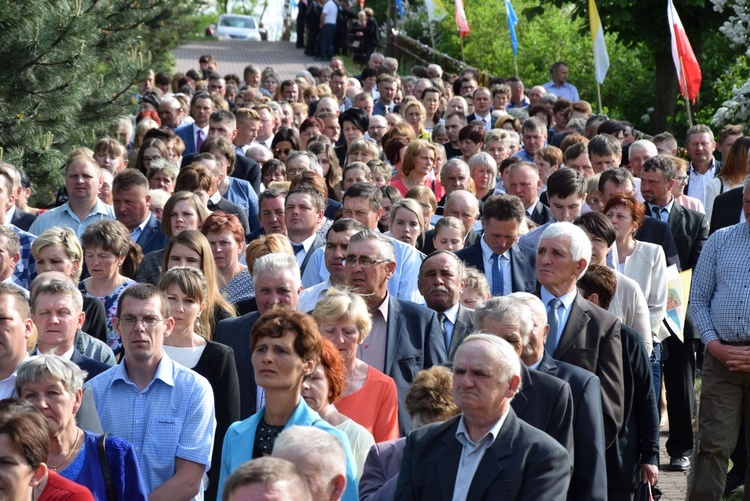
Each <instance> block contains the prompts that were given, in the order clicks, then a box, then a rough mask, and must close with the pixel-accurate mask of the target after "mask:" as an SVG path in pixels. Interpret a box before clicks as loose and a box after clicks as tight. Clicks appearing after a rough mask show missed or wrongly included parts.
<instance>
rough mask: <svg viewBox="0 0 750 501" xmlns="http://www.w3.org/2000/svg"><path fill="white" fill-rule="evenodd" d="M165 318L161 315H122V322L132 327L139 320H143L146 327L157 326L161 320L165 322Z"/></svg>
mask: <svg viewBox="0 0 750 501" xmlns="http://www.w3.org/2000/svg"><path fill="white" fill-rule="evenodd" d="M164 320H166V319H164V318H159V317H142V318H141V317H134V316H133V315H123V316H122V317H120V323H121V324H122V325H127V326H128V327H132V326H134V325H135V324H137V323H138V322H141V323H142V324H143V325H144V327H156V326H157V325H159V324H160V323H161V322H163V321H164Z"/></svg>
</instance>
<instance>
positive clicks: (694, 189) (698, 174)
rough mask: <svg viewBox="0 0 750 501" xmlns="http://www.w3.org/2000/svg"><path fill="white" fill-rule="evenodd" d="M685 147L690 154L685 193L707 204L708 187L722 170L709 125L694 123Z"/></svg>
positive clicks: (688, 132) (688, 133)
mask: <svg viewBox="0 0 750 501" xmlns="http://www.w3.org/2000/svg"><path fill="white" fill-rule="evenodd" d="M685 149H686V150H687V152H688V155H689V156H690V168H689V169H688V184H687V186H685V195H687V196H690V197H693V198H697V199H698V200H700V201H701V203H702V204H703V205H704V206H705V205H706V188H707V187H708V184H709V183H710V182H711V180H712V179H713V178H714V177H715V176H716V175H718V174H719V171H720V170H721V166H720V165H718V163H717V162H716V159H715V158H714V150H715V149H716V142H715V141H714V133H713V131H712V130H711V129H710V128H709V127H708V126H707V125H701V124H698V125H693V126H692V127H690V128H689V129H688V131H687V137H686V138H685Z"/></svg>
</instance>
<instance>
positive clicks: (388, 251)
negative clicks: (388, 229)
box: [349, 229, 396, 263]
mask: <svg viewBox="0 0 750 501" xmlns="http://www.w3.org/2000/svg"><path fill="white" fill-rule="evenodd" d="M368 240H376V241H378V242H379V243H380V253H381V254H382V256H383V257H382V258H381V259H388V260H389V261H393V262H394V263H395V262H396V251H395V249H394V245H393V241H392V240H391V239H390V238H388V237H387V236H385V235H383V234H382V233H380V232H379V231H378V230H369V229H368V230H362V231H359V232H357V233H355V234H354V235H352V238H350V239H349V246H351V245H352V244H353V243H355V242H366V241H368Z"/></svg>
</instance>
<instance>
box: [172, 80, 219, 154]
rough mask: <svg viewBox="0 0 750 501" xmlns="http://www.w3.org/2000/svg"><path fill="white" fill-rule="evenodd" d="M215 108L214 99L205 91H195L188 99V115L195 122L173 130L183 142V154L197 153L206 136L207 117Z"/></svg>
mask: <svg viewBox="0 0 750 501" xmlns="http://www.w3.org/2000/svg"><path fill="white" fill-rule="evenodd" d="M215 109H216V104H215V103H214V100H213V99H212V98H211V95H210V94H208V93H206V92H197V93H196V94H195V95H194V96H193V98H192V99H191V100H190V116H191V117H193V120H195V122H194V123H191V124H188V125H183V126H182V127H177V128H176V129H175V130H174V133H175V134H177V135H178V136H179V137H180V139H182V142H183V143H185V151H183V152H182V154H183V155H189V154H191V153H197V152H198V150H200V147H201V144H202V143H203V141H204V140H205V139H206V138H207V137H208V119H209V117H210V116H211V113H213V112H214V110H215Z"/></svg>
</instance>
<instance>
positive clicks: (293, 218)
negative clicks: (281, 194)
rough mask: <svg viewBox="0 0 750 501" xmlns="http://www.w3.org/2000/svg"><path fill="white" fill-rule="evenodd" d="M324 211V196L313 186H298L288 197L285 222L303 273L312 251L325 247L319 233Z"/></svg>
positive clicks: (285, 206)
mask: <svg viewBox="0 0 750 501" xmlns="http://www.w3.org/2000/svg"><path fill="white" fill-rule="evenodd" d="M324 209H325V199H324V198H323V195H321V194H320V192H319V191H317V190H316V189H315V188H313V187H312V186H309V185H301V186H297V187H296V188H292V189H291V190H290V191H289V193H288V194H287V196H286V202H285V205H284V222H285V224H286V230H287V236H288V237H289V242H290V243H291V244H292V248H293V250H294V254H295V257H296V259H297V264H298V265H299V267H300V272H301V273H304V270H305V267H306V266H307V262H308V261H309V260H310V255H311V254H312V251H314V250H315V249H317V248H318V247H322V246H323V240H322V239H321V238H320V237H319V236H318V233H317V231H318V225H319V224H320V222H321V221H322V220H323V210H324Z"/></svg>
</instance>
